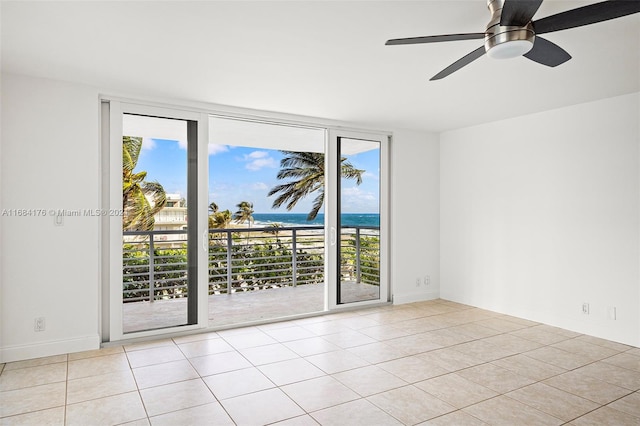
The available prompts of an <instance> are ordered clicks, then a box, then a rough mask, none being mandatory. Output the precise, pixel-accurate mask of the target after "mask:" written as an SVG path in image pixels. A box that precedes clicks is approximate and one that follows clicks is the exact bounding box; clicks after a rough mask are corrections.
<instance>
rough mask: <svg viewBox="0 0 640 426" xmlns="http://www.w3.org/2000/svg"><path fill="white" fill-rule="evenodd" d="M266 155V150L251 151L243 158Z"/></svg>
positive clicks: (267, 154) (263, 156)
mask: <svg viewBox="0 0 640 426" xmlns="http://www.w3.org/2000/svg"><path fill="white" fill-rule="evenodd" d="M268 156H269V153H268V152H267V151H253V152H252V153H250V154H247V155H245V159H255V158H265V157H268Z"/></svg>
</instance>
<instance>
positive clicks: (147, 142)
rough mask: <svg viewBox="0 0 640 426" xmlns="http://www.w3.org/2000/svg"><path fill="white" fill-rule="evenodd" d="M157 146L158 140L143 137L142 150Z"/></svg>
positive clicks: (149, 149)
mask: <svg viewBox="0 0 640 426" xmlns="http://www.w3.org/2000/svg"><path fill="white" fill-rule="evenodd" d="M155 147H156V141H154V140H153V139H151V138H143V139H142V150H143V151H151V150H152V149H155Z"/></svg>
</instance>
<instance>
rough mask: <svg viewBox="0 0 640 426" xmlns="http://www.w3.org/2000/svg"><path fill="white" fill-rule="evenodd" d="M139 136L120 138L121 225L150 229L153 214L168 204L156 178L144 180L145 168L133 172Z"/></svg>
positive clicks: (136, 162)
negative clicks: (149, 180) (141, 170)
mask: <svg viewBox="0 0 640 426" xmlns="http://www.w3.org/2000/svg"><path fill="white" fill-rule="evenodd" d="M141 149H142V138H140V137H132V136H124V137H123V138H122V208H123V216H122V226H123V228H124V229H125V230H128V231H151V230H153V225H154V224H155V219H154V216H155V215H156V214H157V213H158V212H159V211H160V210H162V209H163V208H164V206H165V205H166V204H167V194H166V193H165V191H164V188H163V187H162V185H160V183H158V182H147V181H145V178H146V177H147V172H144V171H143V172H137V173H136V172H135V171H134V170H135V168H136V165H137V164H138V157H139V156H140V150H141Z"/></svg>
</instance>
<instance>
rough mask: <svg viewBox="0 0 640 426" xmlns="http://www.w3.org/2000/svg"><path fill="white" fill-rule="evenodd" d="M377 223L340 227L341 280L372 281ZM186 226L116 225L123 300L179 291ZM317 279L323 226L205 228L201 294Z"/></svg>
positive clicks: (183, 288) (376, 271)
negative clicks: (205, 286) (205, 280)
mask: <svg viewBox="0 0 640 426" xmlns="http://www.w3.org/2000/svg"><path fill="white" fill-rule="evenodd" d="M379 235H380V230H379V228H378V227H364V226H352V227H343V228H342V232H341V238H340V253H341V256H340V259H341V265H340V271H341V279H342V280H343V281H355V282H358V283H364V284H370V285H379V283H380V238H379ZM186 236H187V234H186V231H127V232H124V233H123V300H124V301H125V302H137V301H143V300H146V301H151V302H153V301H155V300H160V299H173V298H180V297H186V296H187V248H186V247H187V245H186ZM323 281H324V227H322V226H304V227H280V226H277V227H276V226H274V227H266V228H243V229H239V228H234V229H210V230H209V294H210V295H212V294H232V293H236V292H245V291H253V290H262V289H268V288H278V287H285V286H298V285H307V284H318V283H321V282H323Z"/></svg>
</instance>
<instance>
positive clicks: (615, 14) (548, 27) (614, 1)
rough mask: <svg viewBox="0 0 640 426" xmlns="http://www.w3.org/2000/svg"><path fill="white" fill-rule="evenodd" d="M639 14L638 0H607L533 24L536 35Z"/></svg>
mask: <svg viewBox="0 0 640 426" xmlns="http://www.w3.org/2000/svg"><path fill="white" fill-rule="evenodd" d="M638 12H640V1H638V0H609V1H603V2H600V3H595V4H590V5H588V6H583V7H579V8H577V9H572V10H568V11H566V12H561V13H558V14H555V15H551V16H547V17H546V18H542V19H538V20H537V21H534V22H533V28H534V30H535V32H536V34H545V33H550V32H554V31H561V30H566V29H569V28H575V27H581V26H583V25H589V24H595V23H597V22H602V21H608V20H609V19H615V18H621V17H623V16H627V15H631V14H633V13H638Z"/></svg>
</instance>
